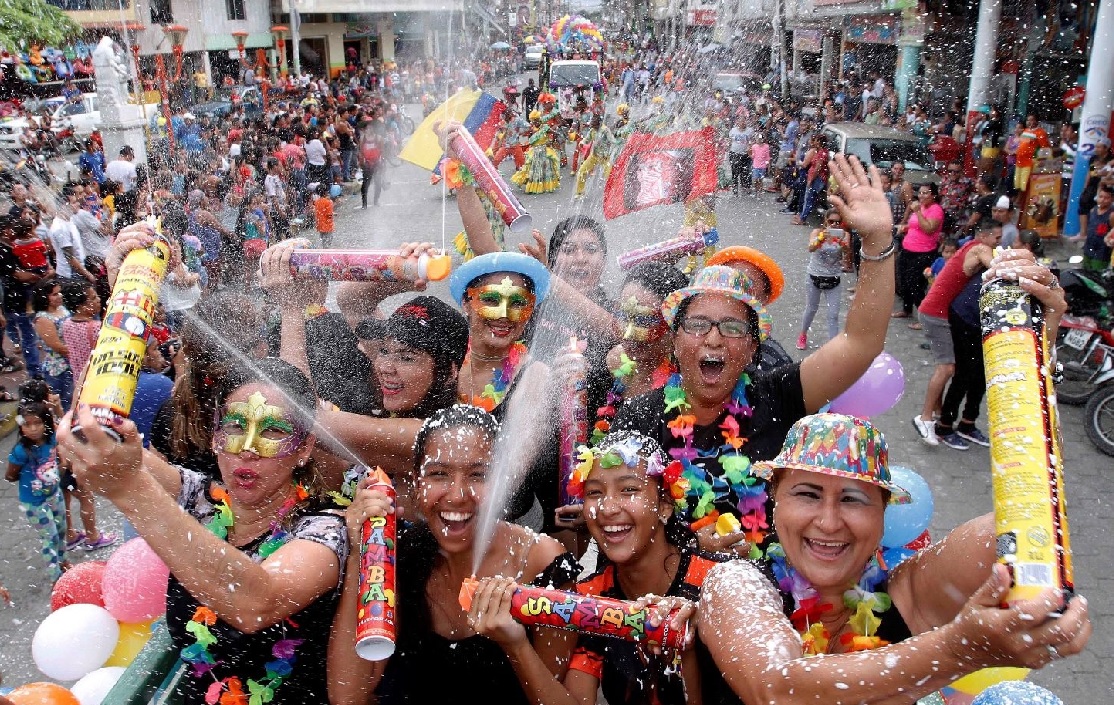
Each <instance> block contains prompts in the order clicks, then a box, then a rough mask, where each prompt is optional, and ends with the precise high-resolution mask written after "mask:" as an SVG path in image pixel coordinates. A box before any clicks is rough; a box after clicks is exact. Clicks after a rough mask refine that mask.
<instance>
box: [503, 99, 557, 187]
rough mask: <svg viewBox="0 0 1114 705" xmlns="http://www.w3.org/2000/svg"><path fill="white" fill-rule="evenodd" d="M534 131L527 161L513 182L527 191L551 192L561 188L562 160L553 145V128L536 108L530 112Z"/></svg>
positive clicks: (529, 141) (529, 143)
mask: <svg viewBox="0 0 1114 705" xmlns="http://www.w3.org/2000/svg"><path fill="white" fill-rule="evenodd" d="M530 124H531V126H532V127H533V129H534V132H533V133H532V134H531V135H530V137H529V139H528V142H527V144H528V145H529V147H530V151H529V152H527V153H526V163H525V164H523V166H522V168H521V169H519V170H518V171H516V172H515V173H514V176H512V177H511V181H512V182H513V183H516V184H518V185H519V186H521V187H522V190H523V191H525V192H526V193H531V194H537V193H550V192H551V191H556V190H558V189H559V188H561V162H560V159H559V158H558V154H557V150H556V149H554V148H553V147H552V146H551V141H552V140H551V128H550V126H549V124H548V123H546V122H545V121H543V120H542V116H541V114H540V113H539V112H538V111H537V110H535V111H533V112H531V113H530Z"/></svg>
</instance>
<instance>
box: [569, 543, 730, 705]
mask: <svg viewBox="0 0 1114 705" xmlns="http://www.w3.org/2000/svg"><path fill="white" fill-rule="evenodd" d="M726 559H727V556H723V555H715V554H708V553H701V552H694V551H692V550H691V549H687V548H682V549H681V553H680V563H679V564H678V566H677V574H676V576H674V578H673V583H672V584H671V585H670V586H669V589H668V590H667V591H666V593H665V594H666V596H668V597H682V598H684V599H686V600H691V601H693V602H696V601H697V600H699V599H700V589H701V587H703V584H704V578H705V577H706V576H707V575H708V571H710V570H711V569H712V568H713V567H715V566H716V565H717V564H718V563H720V562H722V561H723V560H726ZM576 591H577V592H579V593H581V594H583V595H598V596H600V597H611V598H614V599H617V600H629V599H632V598H631V596H628V595H625V594H624V593H623V589H622V587H621V586H620V585H619V581H618V580H617V579H616V577H615V566H614V564H608V565H606V566H604V568H603V569H601V570H600V571H599V572H597V573H595V574H594V575H592V576H590V577H588V578H586V579H584V580H581V581H579V582H578V583H577V584H576ZM635 597H638V596H635ZM693 648H694V649H696V661H697V664H698V669H699V672H700V695H701V702H704V703H707V704H708V705H729V704H733V703H739V702H740V701H739V698H738V697H737V696H736V695H735V694H734V693H733V692H732V691H731V688H730V687H729V686H728V685H727V682H726V681H725V680H724V679H723V674H722V673H721V672H720V669H719V668H718V667H717V666H716V663H715V661H714V660H713V659H712V655H711V653H709V651H708V647H706V646H705V645H704V642H703V641H701V640H700V639H696V640H695V641H694V644H693ZM569 669H570V670H574V671H580V672H582V673H587V674H588V675H590V676H593V677H595V678H596V679H598V680H599V682H600V688H601V690H602V691H603V695H604V697H605V698H606V699H607V702H608V703H609V705H636V704H639V703H655V704H657V705H674V704H675V705H683V703H685V702H686V700H685V686H684V682H683V680H682V678H681V674H680V671H679V670H677V669H674V668H670V663H669V661H668V660H667V659H666V658H665V657H663V656H662V655H660V654H652V653H650V652H649V651H648V650H646V649H644V648H641V647H640V646H639V645H638V644H634V643H632V642H629V641H622V640H620V639H610V638H607V637H602V636H594V635H589V634H584V635H581V636H580V637H579V638H578V639H577V642H576V649H575V650H574V651H573V656H572V659H571V661H570V663H569Z"/></svg>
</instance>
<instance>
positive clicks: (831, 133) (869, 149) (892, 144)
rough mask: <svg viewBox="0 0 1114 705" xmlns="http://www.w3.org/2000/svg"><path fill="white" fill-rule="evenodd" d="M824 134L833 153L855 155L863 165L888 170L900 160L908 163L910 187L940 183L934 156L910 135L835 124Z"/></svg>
mask: <svg viewBox="0 0 1114 705" xmlns="http://www.w3.org/2000/svg"><path fill="white" fill-rule="evenodd" d="M823 134H824V138H825V139H826V140H827V142H828V149H829V150H830V151H831V152H832V153H833V154H835V153H839V154H844V155H847V156H851V155H852V154H853V155H855V156H856V157H858V158H859V161H861V162H862V163H863V165H864V166H866V165H868V164H874V165H875V166H877V167H878V168H879V169H889V168H890V167H891V166H893V164H894V163H895V162H899V161H900V162H902V163H903V164H905V180H906V181H908V182H909V183H910V184H913V185H914V186H916V185H919V184H923V183H926V182H929V181H932V182H935V183H940V177H939V175H937V174H936V173H935V172H934V171H933V170H932V166H933V159H932V155H931V154H929V152H928V150H927V149H925V147H924V146H923V145H922V144H921V142H920V140H919V139H917V137H916V136H915V135H912V134H910V133H908V132H902V131H901V130H898V129H896V128H893V127H886V126H884V125H866V124H864V123H861V122H834V123H831V124H830V125H827V126H826V127H825V128H824V133H823Z"/></svg>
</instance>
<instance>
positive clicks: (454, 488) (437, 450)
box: [329, 405, 579, 705]
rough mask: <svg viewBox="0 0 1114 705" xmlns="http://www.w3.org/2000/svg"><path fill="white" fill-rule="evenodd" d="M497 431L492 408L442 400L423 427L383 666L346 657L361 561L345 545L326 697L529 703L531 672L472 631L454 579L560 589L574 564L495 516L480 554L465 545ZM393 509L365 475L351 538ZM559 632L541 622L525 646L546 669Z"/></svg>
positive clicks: (553, 668)
mask: <svg viewBox="0 0 1114 705" xmlns="http://www.w3.org/2000/svg"><path fill="white" fill-rule="evenodd" d="M498 433H499V424H498V422H497V421H495V419H494V417H492V416H491V415H490V414H488V413H486V412H485V411H483V410H482V409H478V408H476V407H473V406H467V405H457V406H453V407H450V408H448V409H443V410H440V411H438V412H436V413H434V414H433V415H432V416H431V417H430V418H429V419H428V420H427V421H426V422H425V423H424V424H423V425H422V429H421V431H420V432H419V433H418V437H417V442H416V444H415V461H416V462H415V464H414V467H413V469H412V473H413V482H414V484H415V487H416V490H417V492H416V496H417V498H418V512H419V515H420V517H421V520H420V521H419V522H418V523H415V524H411V525H409V526H406V527H404V528H403V529H402V531H401V533H400V535H399V539H398V548H397V554H396V561H397V570H398V575H400V576H405V580H401V579H400V580H399V584H398V589H399V595H398V635H397V641H396V644H397V645H396V648H395V652H394V654H393V655H392V656H391V658H390V660H389V661H387V662H386V663H385V664H384V663H383V662H369V661H365V660H363V659H361V658H359V657H358V656H357V655H356V651H355V630H356V612H357V609H358V604H359V571H360V563H359V556H358V555H357V554H356V553H355V552H354V553H353V554H352V556H351V557H350V559H349V562H348V566H347V568H346V570H347V571H348V572H347V575H346V578H345V589H344V595H343V598H342V599H341V604H340V606H339V608H338V611H337V617H336V623H335V624H334V628H333V637H332V641H331V644H330V647H329V681H330V695H331V698H332V699H331V702H333V703H334V704H344V705H348V704H350V703H351V704H356V703H370V702H378V703H380V704H382V705H394V704H395V703H436V702H445V703H447V702H453V703H473V702H475V703H496V702H497V703H530V702H537V700H536V698H537V696H536V694H535V689H537V688H539V687H540V685H541V683H540V680H541V679H539V678H536V677H533V674H532V673H529V674H527V673H524V672H522V671H521V670H520V669H521V663H520V660H519V658H518V654H517V653H515V652H512V651H510V650H508V649H507V647H506V646H504V644H503V643H502V642H501V641H498V640H495V639H494V638H492V635H490V634H488V635H485V634H483V633H480V631H479V630H480V629H482V628H483V620H482V615H480V614H479V613H478V609H476V608H474V609H473V610H472V613H471V614H469V613H466V612H463V611H462V610H461V609H460V607H459V604H458V602H457V595H458V594H459V592H460V587H461V584H462V582H463V581H464V579H465V578H468V577H469V576H473V575H474V576H477V577H480V578H483V577H491V576H497V575H498V576H509V577H510V578H511V579H514V580H517V581H532V582H535V583H536V584H539V585H555V586H558V587H569V586H571V585H572V582H573V580H574V579H575V577H576V575H577V573H578V572H579V566H578V565H577V564H576V561H575V560H574V559H573V557H572V555H571V554H567V553H564V549H563V548H562V546H561V544H559V543H558V542H557V541H555V540H554V539H551V538H549V537H546V536H541V535H539V534H535V533H534V532H532V531H530V530H528V529H524V528H522V527H520V526H515V525H513V524H509V523H506V522H502V521H500V522H497V523H496V524H495V531H494V534H493V535H492V538H491V544H490V547H489V548H488V550H487V552H486V553H484V554H483V556H476V555H475V551H476V549H477V542H478V541H479V539H480V537H478V536H477V534H476V532H477V526H478V524H479V517H480V514H481V512H482V510H483V506H484V504H485V502H486V501H488V491H489V485H488V481H487V480H488V476H487V475H488V469H489V465H490V463H491V453H492V449H493V447H494V443H495V437H496V435H497V434H498ZM392 511H394V509H393V507H392V505H391V502H390V500H389V499H388V498H387V496H386V495H384V494H383V493H381V492H379V491H377V490H375V489H374V488H368V487H367V483H366V482H363V483H362V484H361V487H360V489H359V490H358V491H357V493H356V498H355V500H354V501H353V502H352V505H351V506H350V507H349V508H348V513H347V523H348V529H349V535H350V536H351V537H352V539H353V540H355V541H357V544H354V545H358V541H359V537H360V531H361V529H362V527H363V523H364V522H365V521H366V520H367V519H368V518H369V517H372V516H385V515H386V514H387V513H389V512H392ZM477 561H478V569H477V567H476V566H477ZM565 638H566V635H565V634H563V633H561V632H555V631H552V630H544V629H539V630H538V631H537V633H535V634H534V635H533V647H532V649H531V650H533V649H537V652H536V653H538V654H542V656H541V657H540V659H541V660H542V661H543V662H544V664H545V666H544V670H545V673H546V674H547V676H548V677H553V676H556V675H560V673H561V672H562V671H563V669H564V659H563V655H564V656H566V657H567V653H568V646H567V645H566V643H565Z"/></svg>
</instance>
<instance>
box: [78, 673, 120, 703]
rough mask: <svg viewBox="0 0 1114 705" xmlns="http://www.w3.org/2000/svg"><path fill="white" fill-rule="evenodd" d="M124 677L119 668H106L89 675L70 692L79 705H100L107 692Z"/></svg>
mask: <svg viewBox="0 0 1114 705" xmlns="http://www.w3.org/2000/svg"><path fill="white" fill-rule="evenodd" d="M122 675H124V669H123V668H122V667H120V666H106V667H105V668H98V669H97V670H95V671H93V672H92V673H89V674H88V675H86V676H85V677H83V678H82V679H81V680H79V681H78V682H76V683H74V684H73V687H72V688H70V692H71V693H73V694H74V697H76V698H77V700H78V702H80V703H81V705H101V703H102V702H104V698H105V696H106V695H108V691H110V690H112V686H114V685H116V681H118V680H120V676H122Z"/></svg>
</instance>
